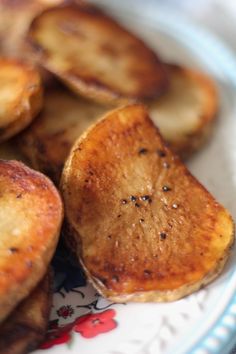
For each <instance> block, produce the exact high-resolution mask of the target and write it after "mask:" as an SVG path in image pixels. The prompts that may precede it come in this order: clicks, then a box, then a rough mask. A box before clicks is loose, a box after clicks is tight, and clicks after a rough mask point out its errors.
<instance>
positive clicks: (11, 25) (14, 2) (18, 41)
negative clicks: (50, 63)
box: [0, 0, 66, 85]
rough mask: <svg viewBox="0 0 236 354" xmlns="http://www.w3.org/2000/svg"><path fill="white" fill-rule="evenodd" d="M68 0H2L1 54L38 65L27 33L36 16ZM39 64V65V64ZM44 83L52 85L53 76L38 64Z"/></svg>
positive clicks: (0, 5)
mask: <svg viewBox="0 0 236 354" xmlns="http://www.w3.org/2000/svg"><path fill="white" fill-rule="evenodd" d="M64 1H66V0H45V1H44V0H33V1H32V0H0V55H1V56H5V57H11V58H17V59H23V60H24V61H27V62H29V63H32V64H33V65H37V61H36V58H35V56H34V53H33V51H32V49H31V46H30V45H29V43H28V42H27V39H26V34H27V31H28V29H29V25H30V23H31V21H32V20H33V18H34V16H36V15H37V14H39V13H40V12H41V11H42V10H44V9H47V8H49V7H52V6H55V5H58V4H62V3H63V2H64ZM37 66H38V65H37ZM38 70H39V71H40V74H41V76H42V79H43V82H44V84H47V85H50V84H51V83H52V81H53V77H52V75H51V74H49V72H48V71H46V70H45V69H43V68H42V67H41V66H38Z"/></svg>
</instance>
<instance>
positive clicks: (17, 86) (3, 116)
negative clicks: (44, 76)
mask: <svg viewBox="0 0 236 354" xmlns="http://www.w3.org/2000/svg"><path fill="white" fill-rule="evenodd" d="M41 106H42V86H41V82H40V77H39V74H38V73H37V71H36V70H35V69H33V68H32V67H31V66H29V65H26V64H23V63H21V62H19V61H15V60H9V59H3V58H2V59H1V58H0V142H2V141H4V140H6V139H8V138H10V137H12V136H13V135H15V134H17V133H18V132H20V131H21V130H23V129H24V128H25V127H26V126H27V125H29V124H30V122H31V121H32V120H33V118H34V117H35V116H36V114H37V113H38V112H39V110H40V109H41Z"/></svg>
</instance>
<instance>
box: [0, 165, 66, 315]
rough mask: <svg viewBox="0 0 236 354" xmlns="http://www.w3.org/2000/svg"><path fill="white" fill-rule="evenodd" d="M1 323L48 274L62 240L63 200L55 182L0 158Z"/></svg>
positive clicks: (23, 166)
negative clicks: (59, 238) (48, 268)
mask: <svg viewBox="0 0 236 354" xmlns="http://www.w3.org/2000/svg"><path fill="white" fill-rule="evenodd" d="M0 196H1V198H0V229H1V236H0V321H3V320H4V319H5V318H6V316H7V315H8V314H9V313H10V311H12V310H13V309H14V308H15V307H16V306H17V304H18V303H19V302H20V301H21V300H23V299H24V298H25V297H26V296H28V295H29V293H30V292H31V291H32V289H33V288H34V287H35V286H36V284H37V283H38V282H39V281H40V280H41V278H42V277H43V275H44V274H45V273H46V269H47V267H48V264H49V262H50V260H51V258H52V255H53V253H54V250H55V247H56V245H57V241H58V235H59V232H60V226H61V221H62V216H63V212H62V203H61V199H60V196H59V194H58V192H57V190H56V188H55V187H54V186H53V184H52V182H51V181H50V180H49V179H47V177H45V176H44V175H42V174H41V173H39V172H36V171H33V170H31V169H30V168H28V167H26V166H25V165H24V164H23V163H21V162H17V161H4V160H0Z"/></svg>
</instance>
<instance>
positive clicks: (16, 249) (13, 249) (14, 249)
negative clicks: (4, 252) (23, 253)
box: [8, 247, 19, 253]
mask: <svg viewBox="0 0 236 354" xmlns="http://www.w3.org/2000/svg"><path fill="white" fill-rule="evenodd" d="M8 250H9V252H11V253H16V252H19V248H16V247H10V248H9V249H8Z"/></svg>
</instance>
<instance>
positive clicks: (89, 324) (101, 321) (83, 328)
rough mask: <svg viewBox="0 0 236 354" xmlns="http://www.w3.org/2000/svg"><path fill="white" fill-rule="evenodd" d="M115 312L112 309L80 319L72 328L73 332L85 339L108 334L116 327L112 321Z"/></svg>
mask: <svg viewBox="0 0 236 354" xmlns="http://www.w3.org/2000/svg"><path fill="white" fill-rule="evenodd" d="M115 314H116V312H115V310H113V309H110V310H106V311H104V312H100V313H95V314H89V315H85V316H82V317H80V318H79V319H78V320H77V321H76V324H75V326H74V331H75V332H79V333H80V334H81V335H82V336H83V337H85V338H92V337H95V336H97V335H98V334H100V333H105V332H109V331H111V330H112V329H114V328H116V327H117V323H116V321H115V320H114V319H113V318H114V316H115Z"/></svg>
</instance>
